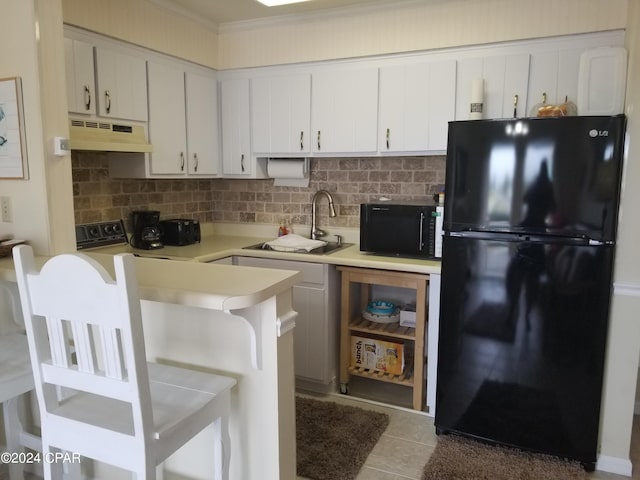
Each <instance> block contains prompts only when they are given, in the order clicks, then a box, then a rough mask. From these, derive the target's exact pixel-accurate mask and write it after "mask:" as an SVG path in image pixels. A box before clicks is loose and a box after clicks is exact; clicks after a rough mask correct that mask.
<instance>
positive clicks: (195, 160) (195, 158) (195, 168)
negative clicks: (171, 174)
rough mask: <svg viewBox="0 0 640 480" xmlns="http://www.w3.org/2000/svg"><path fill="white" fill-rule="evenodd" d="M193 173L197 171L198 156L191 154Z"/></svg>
mask: <svg viewBox="0 0 640 480" xmlns="http://www.w3.org/2000/svg"><path fill="white" fill-rule="evenodd" d="M193 171H194V172H197V171H198V154H197V153H194V154H193Z"/></svg>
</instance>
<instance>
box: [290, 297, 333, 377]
mask: <svg viewBox="0 0 640 480" xmlns="http://www.w3.org/2000/svg"><path fill="white" fill-rule="evenodd" d="M325 295H326V292H325V290H324V289H323V288H314V287H309V286H305V285H296V286H294V287H293V308H294V309H295V311H296V312H298V317H297V318H296V328H295V330H294V332H293V338H294V343H293V357H294V365H295V374H296V376H297V377H304V378H307V379H310V380H314V381H318V382H322V383H329V382H330V381H331V378H330V375H329V359H328V358H327V352H328V348H329V347H328V345H327V319H326V307H325Z"/></svg>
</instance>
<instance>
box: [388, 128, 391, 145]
mask: <svg viewBox="0 0 640 480" xmlns="http://www.w3.org/2000/svg"><path fill="white" fill-rule="evenodd" d="M390 136H391V129H390V128H387V150H389V137H390Z"/></svg>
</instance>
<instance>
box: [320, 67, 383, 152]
mask: <svg viewBox="0 0 640 480" xmlns="http://www.w3.org/2000/svg"><path fill="white" fill-rule="evenodd" d="M311 78H312V89H311V91H312V93H311V125H312V129H311V131H312V136H313V137H312V139H311V141H312V144H311V149H312V151H313V152H315V153H328V154H329V153H373V152H376V151H377V143H378V142H377V131H378V69H377V68H366V69H358V70H344V71H323V72H317V73H313V74H312V77H311Z"/></svg>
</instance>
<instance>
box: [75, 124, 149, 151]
mask: <svg viewBox="0 0 640 480" xmlns="http://www.w3.org/2000/svg"><path fill="white" fill-rule="evenodd" d="M69 137H70V138H69V146H70V148H71V150H92V151H96V152H139V153H148V152H152V151H153V146H152V145H151V144H150V143H149V142H147V138H146V132H145V128H144V126H142V125H135V124H128V123H120V122H112V121H109V120H101V119H96V118H91V119H81V118H70V119H69Z"/></svg>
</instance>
